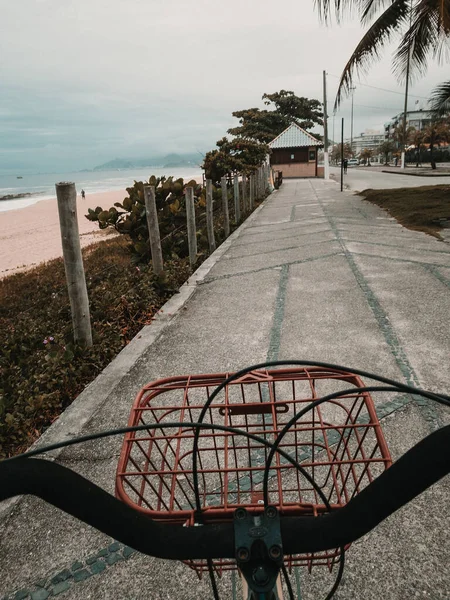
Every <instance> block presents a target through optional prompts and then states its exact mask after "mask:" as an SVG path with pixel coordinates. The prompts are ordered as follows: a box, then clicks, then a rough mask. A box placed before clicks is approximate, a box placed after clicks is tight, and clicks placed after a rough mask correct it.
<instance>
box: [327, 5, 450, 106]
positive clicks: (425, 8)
mask: <svg viewBox="0 0 450 600" xmlns="http://www.w3.org/2000/svg"><path fill="white" fill-rule="evenodd" d="M316 4H317V7H318V9H319V15H320V17H321V19H322V20H323V21H325V22H328V21H329V19H330V17H331V14H332V13H333V12H334V13H335V14H336V18H337V20H338V22H339V21H340V20H342V17H343V16H344V15H345V13H346V12H350V11H352V12H354V11H355V10H356V11H357V12H358V13H359V15H360V18H361V24H362V25H369V28H368V30H367V32H366V33H365V35H364V37H363V38H362V40H361V41H360V42H359V44H358V45H357V47H356V48H355V50H354V52H353V54H352V55H351V57H350V59H349V60H348V62H347V64H346V65H345V67H344V71H343V73H342V75H341V80H340V83H339V89H338V93H337V96H336V103H335V106H338V105H339V103H340V102H341V100H342V96H343V95H348V94H349V92H350V89H351V87H352V84H353V77H354V73H355V71H356V70H357V71H366V70H367V69H368V67H369V66H370V65H371V63H372V62H373V61H374V60H375V59H377V58H378V57H379V55H380V52H381V50H382V49H383V48H384V47H385V46H387V44H388V43H389V42H390V41H391V40H392V38H393V37H394V36H400V43H399V46H398V48H397V50H396V53H395V55H394V70H395V71H396V73H397V75H398V76H399V77H400V78H404V77H405V76H406V73H407V69H408V63H410V68H411V71H410V72H411V74H423V73H424V72H425V71H426V67H427V61H428V58H429V55H430V54H431V55H433V57H437V58H441V55H442V53H443V50H444V49H445V45H446V43H447V40H448V38H449V37H450V0H389V1H388V0H316ZM386 5H388V6H387V8H386ZM333 6H334V10H333Z"/></svg>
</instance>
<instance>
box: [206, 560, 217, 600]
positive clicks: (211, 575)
mask: <svg viewBox="0 0 450 600" xmlns="http://www.w3.org/2000/svg"><path fill="white" fill-rule="evenodd" d="M206 562H207V564H208V572H209V580H210V581H211V587H212V591H213V596H214V600H220V598H219V590H218V589H217V582H216V578H215V576H214V567H213V561H212V559H211V558H208V559H207V561H206Z"/></svg>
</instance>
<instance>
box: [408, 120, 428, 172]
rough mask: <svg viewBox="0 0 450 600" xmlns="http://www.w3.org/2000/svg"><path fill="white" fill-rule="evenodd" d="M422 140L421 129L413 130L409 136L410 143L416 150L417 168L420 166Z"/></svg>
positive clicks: (423, 134)
mask: <svg viewBox="0 0 450 600" xmlns="http://www.w3.org/2000/svg"><path fill="white" fill-rule="evenodd" d="M424 138H425V133H424V131H423V130H421V129H414V131H413V132H412V134H411V138H410V141H411V142H412V143H413V144H414V147H415V149H416V150H415V155H416V167H418V166H419V164H420V154H421V150H422V146H423V142H424Z"/></svg>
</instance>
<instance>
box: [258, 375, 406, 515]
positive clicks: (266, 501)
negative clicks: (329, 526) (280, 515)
mask: <svg viewBox="0 0 450 600" xmlns="http://www.w3.org/2000/svg"><path fill="white" fill-rule="evenodd" d="M365 392H394V393H400V390H397V389H396V388H395V387H392V386H381V385H372V386H367V387H359V388H355V387H353V388H349V389H346V390H341V391H339V392H334V393H333V394H328V395H327V396H323V397H322V398H319V399H318V400H314V402H311V404H308V406H306V407H305V408H303V409H302V410H301V411H300V412H298V413H296V414H295V415H294V416H293V417H292V419H290V420H289V421H288V422H287V423H286V425H285V426H284V427H283V429H282V430H281V431H280V433H279V434H278V435H277V437H276V439H275V441H274V443H273V446H272V448H271V450H270V452H269V455H268V457H267V460H266V464H265V465H264V479H263V496H264V505H265V506H268V504H269V491H268V484H269V471H270V465H271V464H272V459H273V457H274V454H275V452H276V449H277V448H278V446H279V445H280V443H281V440H282V439H283V438H284V436H285V435H286V433H288V431H289V429H290V428H291V427H292V425H294V424H295V423H296V422H297V421H298V420H299V419H301V417H303V416H304V415H305V414H306V413H307V412H309V411H310V410H313V409H314V408H315V407H316V406H319V405H320V404H323V403H324V402H328V401H330V400H334V399H336V398H340V397H341V396H348V395H350V394H352V395H354V394H363V393H365ZM327 508H328V510H331V507H330V508H329V507H327Z"/></svg>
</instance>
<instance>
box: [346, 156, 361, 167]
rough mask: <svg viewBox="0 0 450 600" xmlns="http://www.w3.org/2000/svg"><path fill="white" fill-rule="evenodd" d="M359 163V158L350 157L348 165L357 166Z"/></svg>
mask: <svg viewBox="0 0 450 600" xmlns="http://www.w3.org/2000/svg"><path fill="white" fill-rule="evenodd" d="M358 165H359V160H358V159H357V158H349V159H348V166H349V167H357V166H358Z"/></svg>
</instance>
